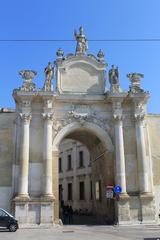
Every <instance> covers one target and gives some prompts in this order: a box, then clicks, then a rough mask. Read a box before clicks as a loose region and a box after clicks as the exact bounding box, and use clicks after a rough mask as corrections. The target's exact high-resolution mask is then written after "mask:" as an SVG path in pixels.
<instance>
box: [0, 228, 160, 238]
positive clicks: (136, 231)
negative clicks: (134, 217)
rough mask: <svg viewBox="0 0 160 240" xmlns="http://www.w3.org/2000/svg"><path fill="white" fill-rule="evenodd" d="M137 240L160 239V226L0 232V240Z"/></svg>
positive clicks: (37, 229) (38, 229)
mask: <svg viewBox="0 0 160 240" xmlns="http://www.w3.org/2000/svg"><path fill="white" fill-rule="evenodd" d="M10 239H12V240H22V239H23V240H28V239H34V240H75V239H76V240H80V239H84V240H100V239H101V240H122V239H123V240H125V239H128V240H129V239H130V240H132V239H133V240H135V239H136V240H137V239H139V240H140V239H148V240H149V239H157V240H158V239H160V226H140V225H137V226H134V227H133V226H132V227H128V226H126V227H124V226H123V227H121V226H85V225H84V226H81V225H77V226H75V225H66V226H62V227H53V228H50V229H42V228H36V229H19V230H17V232H15V233H11V232H8V231H0V240H10Z"/></svg>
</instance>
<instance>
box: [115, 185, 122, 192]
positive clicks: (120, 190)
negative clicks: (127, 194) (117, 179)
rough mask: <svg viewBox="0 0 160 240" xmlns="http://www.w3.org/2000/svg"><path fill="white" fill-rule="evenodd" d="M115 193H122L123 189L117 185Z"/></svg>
mask: <svg viewBox="0 0 160 240" xmlns="http://www.w3.org/2000/svg"><path fill="white" fill-rule="evenodd" d="M114 192H115V193H121V192H122V188H121V187H120V186H118V185H117V186H115V187H114Z"/></svg>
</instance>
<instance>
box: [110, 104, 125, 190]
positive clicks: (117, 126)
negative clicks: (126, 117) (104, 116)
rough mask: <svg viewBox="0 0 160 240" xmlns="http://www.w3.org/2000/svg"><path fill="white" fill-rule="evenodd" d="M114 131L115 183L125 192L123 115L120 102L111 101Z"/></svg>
mask: <svg viewBox="0 0 160 240" xmlns="http://www.w3.org/2000/svg"><path fill="white" fill-rule="evenodd" d="M113 118H114V133H115V155H116V164H115V170H116V184H117V185H119V186H121V188H122V193H123V194H126V172H125V156H124V140H123V121H122V118H123V115H122V107H121V102H114V103H113Z"/></svg>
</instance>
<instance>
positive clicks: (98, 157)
mask: <svg viewBox="0 0 160 240" xmlns="http://www.w3.org/2000/svg"><path fill="white" fill-rule="evenodd" d="M67 139H71V141H72V142H73V141H74V142H75V143H76V144H78V143H80V144H81V146H85V149H87V151H88V152H89V158H90V163H89V164H90V171H89V172H87V171H82V169H81V170H80V169H78V167H79V166H78V162H77V157H76V159H75V155H74V154H75V153H74V154H73V151H72V150H73V147H70V150H69V151H68V154H67V155H66V157H63V159H62V156H61V153H62V152H63V149H62V145H63V142H64V141H69V140H67ZM113 149H114V148H113V144H112V141H111V138H110V136H109V134H108V133H107V132H106V131H105V130H103V129H102V128H100V127H99V126H97V125H96V124H92V123H86V122H85V124H83V125H82V124H80V123H77V122H75V123H71V124H68V125H67V126H65V127H64V128H62V129H61V130H60V131H59V133H58V134H57V135H56V137H55V138H54V140H53V156H56V159H53V173H54V180H53V192H54V195H55V199H56V200H55V208H54V211H55V214H56V213H57V217H58V214H59V213H58V211H59V209H60V213H61V214H60V215H61V216H60V217H61V218H63V222H64V216H62V212H63V210H64V206H66V205H70V206H72V209H73V210H74V212H77V210H82V214H83V213H84V211H85V208H83V209H82V205H83V206H85V202H86V206H88V205H87V204H88V203H87V199H86V196H84V194H83V192H84V191H86V190H84V189H85V187H86V188H87V189H89V187H88V185H86V184H87V182H88V184H89V182H90V184H91V186H90V189H92V192H91V193H90V196H91V195H92V201H91V205H92V206H90V209H89V212H90V213H91V216H92V217H91V218H85V219H88V220H87V222H86V221H85V220H84V219H83V220H84V221H83V223H87V224H94V223H95V224H110V223H113V222H115V205H114V200H113V199H108V198H106V186H107V185H114V151H113ZM74 151H75V149H74ZM73 155H74V156H73ZM76 155H77V153H76ZM60 159H61V160H60ZM59 161H61V163H59ZM62 161H63V162H64V161H70V162H71V161H72V163H68V165H69V164H70V166H69V168H70V169H67V168H68V166H67V164H65V166H64V168H63V169H62V165H64V164H63V163H62ZM73 161H74V162H73ZM58 164H61V167H60V166H58ZM72 164H74V169H72ZM85 164H86V163H85ZM75 165H76V166H75ZM55 166H56V168H55ZM86 167H87V166H86ZM60 168H61V169H60ZM55 169H57V180H56V181H55V172H56V170H55ZM58 169H59V170H62V171H63V174H62V173H60V175H61V178H62V176H63V177H64V178H63V182H62V181H61V182H60V184H58V181H59V176H60V175H59V174H58ZM83 170H84V169H83ZM64 172H65V174H64ZM84 172H85V174H84ZM73 175H74V176H73ZM58 185H59V189H58ZM64 188H65V189H64ZM62 191H65V192H67V191H69V192H67V194H65V199H63V198H64V196H63V194H62ZM71 191H72V192H73V191H74V195H73V193H72V194H71V193H70V192H71ZM75 191H77V194H75ZM88 191H89V190H88ZM58 195H59V196H58ZM71 195H72V196H71ZM75 196H76V199H74V198H75ZM58 199H60V202H59V201H58ZM74 201H78V202H80V201H81V203H82V201H83V204H81V205H79V208H78V205H76V204H74ZM75 205H76V208H75ZM87 210H88V207H87V208H86V211H87ZM78 213H79V212H78ZM93 216H94V217H93ZM79 219H82V218H79ZM89 219H92V220H91V221H90V220H89ZM93 219H94V221H93ZM88 221H90V222H88ZM65 223H69V222H68V221H67V222H66V221H65ZM73 223H74V222H73ZM75 223H80V224H82V222H81V221H80V222H78V221H76V222H75Z"/></svg>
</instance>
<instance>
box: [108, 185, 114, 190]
mask: <svg viewBox="0 0 160 240" xmlns="http://www.w3.org/2000/svg"><path fill="white" fill-rule="evenodd" d="M113 188H114V186H113V185H107V186H106V189H107V190H108V189H113Z"/></svg>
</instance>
